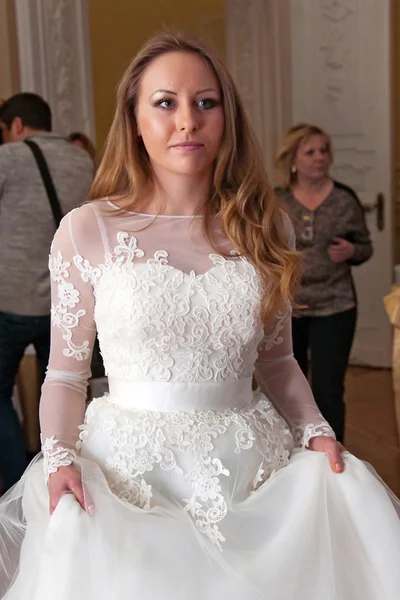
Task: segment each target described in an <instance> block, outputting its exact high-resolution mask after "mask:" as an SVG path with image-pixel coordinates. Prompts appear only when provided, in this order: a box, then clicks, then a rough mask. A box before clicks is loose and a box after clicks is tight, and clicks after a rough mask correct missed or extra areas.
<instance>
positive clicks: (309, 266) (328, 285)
mask: <svg viewBox="0 0 400 600" xmlns="http://www.w3.org/2000/svg"><path fill="white" fill-rule="evenodd" d="M277 196H278V199H279V201H280V202H281V204H282V206H283V207H284V209H285V210H286V211H287V213H288V215H289V217H290V219H291V221H292V223H293V226H294V229H295V233H296V247H297V250H299V251H300V252H301V253H302V277H301V283H300V286H299V289H298V293H297V295H296V301H297V302H298V303H299V304H301V305H305V308H302V309H298V310H296V311H295V314H296V315H298V316H328V315H332V314H335V313H338V312H342V311H345V310H348V309H350V308H352V307H354V306H355V305H356V296H355V291H354V284H353V278H352V275H351V267H352V266H354V265H360V264H362V263H363V262H365V261H367V260H368V259H369V258H370V257H371V256H372V251H373V250H372V243H371V239H370V235H369V231H368V228H367V225H366V222H365V217H364V212H363V209H362V206H361V204H360V201H359V199H358V198H357V196H356V194H355V193H354V192H353V190H352V189H351V188H349V187H347V186H345V185H343V184H341V183H338V182H334V187H333V189H332V191H331V193H330V194H329V195H328V196H327V198H326V199H325V200H324V201H323V202H322V204H321V205H320V206H319V207H318V208H317V209H316V210H315V211H310V210H308V209H307V208H306V207H305V206H304V205H303V204H301V202H299V201H298V200H297V199H296V198H295V197H294V195H293V193H292V191H291V190H290V189H279V190H277ZM335 237H341V238H344V239H346V240H348V241H350V242H352V243H353V244H354V248H355V253H354V256H353V258H352V259H351V260H350V261H347V262H343V263H335V262H333V261H332V260H331V259H330V257H329V254H328V248H329V246H330V245H331V243H332V240H333V238H335Z"/></svg>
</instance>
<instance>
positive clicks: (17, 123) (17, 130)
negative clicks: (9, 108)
mask: <svg viewBox="0 0 400 600" xmlns="http://www.w3.org/2000/svg"><path fill="white" fill-rule="evenodd" d="M10 129H12V131H13V133H14V134H15V135H17V136H20V135H22V133H23V131H24V129H25V125H24V124H23V122H22V119H21V117H15V119H14V121H13V122H12V123H11V127H10Z"/></svg>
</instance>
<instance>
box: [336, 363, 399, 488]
mask: <svg viewBox="0 0 400 600" xmlns="http://www.w3.org/2000/svg"><path fill="white" fill-rule="evenodd" d="M346 405H347V419H346V440H345V445H346V447H347V448H348V450H349V451H350V452H352V453H353V454H355V455H356V456H357V457H358V458H361V459H363V460H366V461H368V462H369V463H371V464H372V465H373V467H374V468H375V469H376V471H377V472H378V473H379V475H380V476H381V477H382V479H383V480H384V481H385V482H386V483H387V484H388V485H389V487H390V488H391V489H392V490H393V491H394V492H395V493H396V495H397V496H399V497H400V447H399V438H398V434H397V431H396V423H395V414H394V402H393V391H392V379H391V372H390V371H386V370H374V369H363V368H358V367H351V368H350V369H349V372H348V375H347V384H346Z"/></svg>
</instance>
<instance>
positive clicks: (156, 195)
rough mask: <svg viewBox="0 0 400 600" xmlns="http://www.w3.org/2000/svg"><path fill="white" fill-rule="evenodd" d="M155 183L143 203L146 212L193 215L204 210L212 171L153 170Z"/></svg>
mask: <svg viewBox="0 0 400 600" xmlns="http://www.w3.org/2000/svg"><path fill="white" fill-rule="evenodd" d="M153 173H154V185H153V186H152V189H151V191H150V192H149V195H148V199H147V200H146V201H145V202H144V203H143V205H142V206H143V209H144V210H145V212H149V213H152V214H154V213H156V212H158V211H159V210H160V207H163V214H165V215H171V216H172V215H180V216H192V215H196V214H201V213H202V212H204V205H205V203H206V201H207V198H208V194H209V191H210V185H211V173H207V174H204V173H201V174H199V175H197V176H196V175H180V174H176V173H167V174H166V173H165V172H164V173H160V172H157V169H154V170H153Z"/></svg>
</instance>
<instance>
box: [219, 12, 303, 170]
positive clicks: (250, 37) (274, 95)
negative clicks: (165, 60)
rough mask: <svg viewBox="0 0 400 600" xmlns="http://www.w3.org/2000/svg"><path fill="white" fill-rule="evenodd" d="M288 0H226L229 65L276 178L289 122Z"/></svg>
mask: <svg viewBox="0 0 400 600" xmlns="http://www.w3.org/2000/svg"><path fill="white" fill-rule="evenodd" d="M289 8H290V7H289V0H226V2H225V13H226V38H227V60H228V66H229V69H230V71H231V73H232V75H233V78H234V79H235V81H236V84H237V86H238V88H239V91H240V94H241V97H242V99H243V102H244V104H245V108H246V111H247V113H248V115H249V118H250V121H251V123H252V126H253V128H254V130H255V132H256V135H257V137H258V140H259V142H260V144H261V148H262V151H263V154H264V159H265V166H266V169H267V171H268V173H269V175H270V177H271V178H273V161H274V156H275V152H276V148H277V146H278V144H279V141H280V139H281V137H282V134H283V132H284V131H285V129H286V128H287V127H289V126H290V125H291V50H290V10H289Z"/></svg>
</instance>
